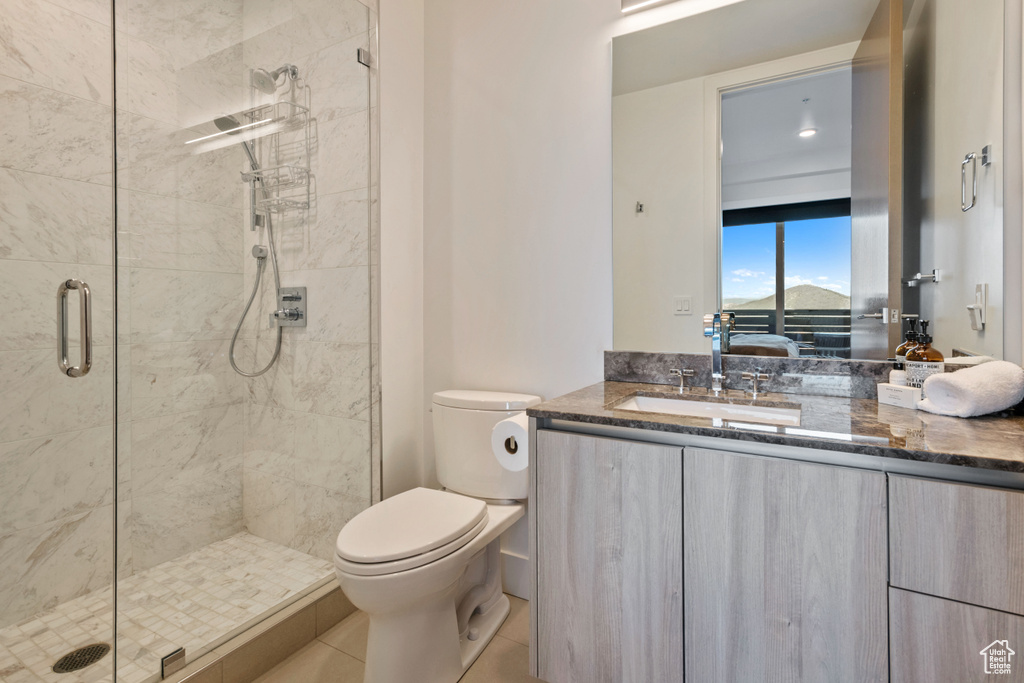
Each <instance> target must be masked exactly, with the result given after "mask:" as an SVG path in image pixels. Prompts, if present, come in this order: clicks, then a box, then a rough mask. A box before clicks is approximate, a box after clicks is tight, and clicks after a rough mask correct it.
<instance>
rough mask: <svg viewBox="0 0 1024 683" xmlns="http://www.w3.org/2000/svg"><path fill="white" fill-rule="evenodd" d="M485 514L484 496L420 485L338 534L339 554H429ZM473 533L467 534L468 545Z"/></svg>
mask: <svg viewBox="0 0 1024 683" xmlns="http://www.w3.org/2000/svg"><path fill="white" fill-rule="evenodd" d="M486 516H487V505H486V504H485V503H484V502H483V501H482V500H477V499H476V498H470V497H468V496H460V495H459V494H457V493H447V492H445V491H435V490H434V489H424V488H417V489H412V490H411V491H406V492H405V493H400V494H398V495H397V496H393V497H391V498H388V499H387V500H384V501H381V502H380V503H377V504H376V505H374V506H372V507H370V508H369V509H367V510H363V511H362V512H360V513H359V514H358V515H356V516H355V517H354V518H352V520H351V521H350V522H349V523H348V524H346V525H345V526H344V528H343V529H342V530H341V533H340V534H338V544H337V551H338V555H339V556H340V557H342V558H344V559H346V560H349V561H350V562H359V563H374V562H391V561H394V560H401V559H404V558H407V557H413V556H415V555H421V554H423V553H427V552H430V551H431V550H434V549H436V548H439V547H441V546H443V545H446V544H449V543H451V542H452V541H454V540H456V539H458V538H460V537H463V536H467V534H468V532H469V531H471V530H472V529H474V528H475V527H479V528H483V525H481V524H480V522H481V521H482V520H484V519H485V518H486ZM471 538H472V537H471V536H470V537H468V538H466V542H467V543H468V542H469V540H470V539H471Z"/></svg>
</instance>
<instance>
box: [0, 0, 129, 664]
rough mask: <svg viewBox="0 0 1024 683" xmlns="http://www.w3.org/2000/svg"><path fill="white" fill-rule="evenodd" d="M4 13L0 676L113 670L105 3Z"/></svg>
mask: <svg viewBox="0 0 1024 683" xmlns="http://www.w3.org/2000/svg"><path fill="white" fill-rule="evenodd" d="M0 15H2V17H0V19H2V21H0V25H3V28H4V30H3V36H2V39H0V40H2V43H3V46H4V50H0V122H2V123H0V291H2V292H3V301H4V318H3V325H2V326H0V681H5V682H7V681H9V682H11V683H14V682H16V681H112V680H113V673H112V672H113V660H114V657H113V655H112V653H111V652H110V651H109V648H110V646H112V645H113V643H114V612H113V590H112V587H113V582H114V573H115V572H114V565H115V560H114V557H115V555H114V548H113V543H114V523H115V511H114V508H115V505H114V503H115V495H116V494H115V473H114V470H115V466H114V462H115V458H114V451H115V402H116V401H115V391H114V383H115V380H114V366H115V362H114V353H115V352H114V349H115V343H116V340H115V334H114V281H115V277H114V267H113V258H112V254H113V214H114V211H113V203H114V202H113V188H112V180H113V172H112V171H113V128H114V125H113V83H112V80H113V79H112V59H111V48H112V28H111V27H112V7H111V3H110V2H105V1H104V0H94V1H92V2H87V3H86V2H79V1H76V0H51V1H49V2H44V1H42V0H18V1H17V2H5V3H3V6H2V9H0ZM62 319H63V320H62ZM61 320H62V322H63V323H64V324H63V325H61V324H60V323H59V321H61ZM61 328H62V329H61ZM62 672H68V673H62Z"/></svg>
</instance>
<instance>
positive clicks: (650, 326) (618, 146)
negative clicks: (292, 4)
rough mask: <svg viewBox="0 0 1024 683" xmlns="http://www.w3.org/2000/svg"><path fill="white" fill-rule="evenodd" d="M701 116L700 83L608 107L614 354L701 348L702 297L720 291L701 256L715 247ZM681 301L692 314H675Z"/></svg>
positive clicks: (638, 94)
mask: <svg viewBox="0 0 1024 683" xmlns="http://www.w3.org/2000/svg"><path fill="white" fill-rule="evenodd" d="M704 109H705V107H704V78H694V79H691V80H688V81H681V82H679V83H672V84H670V85H664V86H661V87H658V88H650V89H648V90H641V91H639V92H634V93H629V94H626V95H619V96H617V97H615V98H614V99H613V100H612V117H613V119H614V122H615V135H614V137H613V138H612V140H613V158H614V163H613V176H614V189H613V197H614V202H613V204H614V222H615V230H614V242H613V244H614V252H615V259H614V290H615V293H614V297H615V298H614V310H615V326H614V327H615V329H614V343H615V348H617V349H630V350H633V351H670V350H671V351H678V352H680V353H703V352H704V350H705V348H704V347H705V343H704V333H703V328H704V319H703V315H704V312H705V306H704V300H703V299H704V297H703V292H706V291H708V290H709V289H711V290H715V289H716V287H717V284H716V283H715V277H716V274H717V268H714V267H712V268H710V269H708V268H706V267H705V265H706V264H705V260H704V258H703V255H704V253H705V240H714V234H713V231H708V230H706V229H705V226H704V213H705V212H704V210H703V206H704V172H703V164H702V159H703V156H704ZM637 202H642V203H643V205H644V211H643V212H642V213H637V211H636V203H637ZM712 265H713V264H712ZM677 296H683V297H689V298H690V304H691V306H690V310H691V313H690V314H689V315H676V313H675V310H674V304H673V299H674V298H675V297H677Z"/></svg>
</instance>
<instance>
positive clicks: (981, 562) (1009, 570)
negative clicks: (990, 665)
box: [889, 476, 1024, 614]
mask: <svg viewBox="0 0 1024 683" xmlns="http://www.w3.org/2000/svg"><path fill="white" fill-rule="evenodd" d="M889 543H890V546H889V548H890V550H889V562H890V572H889V574H890V584H891V585H893V586H897V587H899V588H906V589H908V590H913V591H918V592H921V593H928V594H929V595H937V596H940V597H944V598H950V599H952V600H959V601H962V602H967V603H971V604H974V605H981V606H983V607H989V608H992V609H998V610H1004V611H1007V612H1013V613H1015V614H1024V493H1022V492H1019V491H1009V490H1006V489H994V488H985V487H981V486H970V485H965V484H949V483H945V482H938V481H930V480H926V479H914V478H911V477H900V476H891V477H890V478H889Z"/></svg>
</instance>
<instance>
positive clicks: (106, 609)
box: [0, 532, 334, 683]
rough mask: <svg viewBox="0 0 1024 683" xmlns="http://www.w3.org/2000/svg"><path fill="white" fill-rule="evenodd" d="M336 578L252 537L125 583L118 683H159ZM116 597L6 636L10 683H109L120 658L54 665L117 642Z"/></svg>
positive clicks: (1, 653)
mask: <svg viewBox="0 0 1024 683" xmlns="http://www.w3.org/2000/svg"><path fill="white" fill-rule="evenodd" d="M333 574H334V565H333V564H332V563H330V562H328V561H326V560H321V559H319V558H315V557H312V556H310V555H307V554H305V553H302V552H299V551H297V550H292V549H291V548H287V547H285V546H283V545H279V544H277V543H273V542H271V541H267V540H265V539H262V538H259V537H258V536H253V535H252V534H249V533H244V532H243V533H240V534H236V535H234V536H231V537H230V538H226V539H224V540H222V541H216V542H215V543H211V544H210V545H208V546H205V547H203V548H200V549H199V550H196V551H193V552H191V553H188V554H187V555H183V556H181V557H179V558H177V559H174V560H170V561H169V562H164V563H163V564H159V565H157V566H155V567H152V568H151V569H147V570H145V571H142V572H139V573H138V574H134V575H133V576H130V577H128V578H125V579H119V580H118V582H117V602H118V604H117V611H118V629H117V630H118V638H117V665H118V666H117V669H118V670H117V683H146V682H147V681H155V680H159V678H160V659H161V658H162V657H164V656H165V655H168V654H170V653H171V652H173V651H174V650H176V649H178V648H179V647H184V648H185V649H186V651H187V652H188V654H189V659H190V660H191V659H194V658H195V657H196V656H198V655H200V654H202V653H204V652H207V651H209V650H210V649H211V648H213V647H216V646H217V645H219V644H220V643H222V642H224V641H225V640H227V639H228V638H231V637H233V636H234V635H236V634H238V633H239V632H241V631H244V630H245V628H247V627H249V626H251V625H252V624H254V623H257V622H259V621H260V620H262V619H263V618H266V617H267V616H269V615H270V614H272V613H274V612H275V611H277V610H278V609H280V608H281V607H283V606H284V605H286V604H288V603H290V602H291V601H292V600H293V599H296V598H298V597H300V596H302V595H304V594H306V593H308V592H309V591H310V590H311V589H313V588H315V587H317V586H318V585H321V584H323V583H324V581H325V580H327V579H329V578H330V577H331V576H332V575H333ZM112 612H113V593H112V591H111V590H110V589H106V590H103V591H96V592H93V593H89V594H87V595H83V596H82V597H79V598H75V599H74V600H70V601H68V602H66V603H64V604H62V605H60V606H58V607H56V608H54V609H53V610H50V611H48V612H45V613H43V614H38V615H35V616H34V617H32V618H31V619H28V620H26V621H24V622H22V623H20V624H16V625H13V626H8V627H6V628H4V629H0V681H2V682H3V683H23V682H25V683H27V682H32V683H37V682H38V681H45V682H47V683H50V682H53V683H109V681H111V680H112V677H111V669H112V666H113V654H108V655H107V656H106V657H104V658H103V659H101V660H100V661H99V662H97V663H96V664H93V665H91V666H89V667H88V668H86V669H82V670H80V671H76V672H74V673H71V674H57V673H54V672H53V670H52V666H53V664H54V662H56V661H57V660H58V659H60V658H61V657H62V656H64V655H65V654H67V653H68V652H71V651H72V650H74V649H76V648H78V647H81V646H83V645H88V644H92V643H97V642H109V641H110V635H111V634H110V624H111V621H112Z"/></svg>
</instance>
